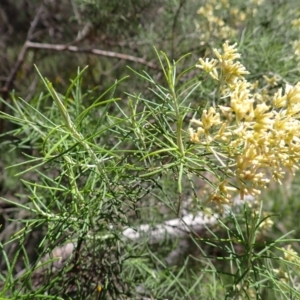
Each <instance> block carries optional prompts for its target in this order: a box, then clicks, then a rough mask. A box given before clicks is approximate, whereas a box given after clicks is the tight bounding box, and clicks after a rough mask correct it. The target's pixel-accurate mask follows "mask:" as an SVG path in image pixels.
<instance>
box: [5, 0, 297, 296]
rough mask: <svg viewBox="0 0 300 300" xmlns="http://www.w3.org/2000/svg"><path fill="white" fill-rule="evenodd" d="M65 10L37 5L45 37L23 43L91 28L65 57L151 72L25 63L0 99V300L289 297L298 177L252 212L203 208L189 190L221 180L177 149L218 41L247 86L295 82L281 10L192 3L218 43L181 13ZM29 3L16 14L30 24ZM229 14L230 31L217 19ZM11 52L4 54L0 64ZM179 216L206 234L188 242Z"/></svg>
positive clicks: (195, 153)
mask: <svg viewBox="0 0 300 300" xmlns="http://www.w3.org/2000/svg"><path fill="white" fill-rule="evenodd" d="M6 2H7V1H5V3H6ZM71 2H72V5H73V6H72V10H71V9H70V8H69V6H67V5H66V3H67V2H64V1H61V2H60V3H58V4H57V6H55V5H54V6H51V5H50V4H49V5H48V6H47V12H49V15H47V14H44V15H42V17H41V21H40V22H41V23H39V24H40V26H41V27H42V28H41V29H40V30H41V32H45V30H49V32H52V34H53V35H52V36H50V35H49V36H48V35H40V36H39V35H37V36H36V41H37V42H41V43H45V42H53V43H61V44H63V43H67V42H69V41H72V40H75V39H76V37H77V34H78V32H79V31H81V30H82V28H83V27H84V26H85V25H86V24H91V28H90V29H91V31H90V34H89V35H88V36H87V37H86V39H85V40H84V41H83V44H80V46H83V47H86V46H87V45H89V43H90V44H93V43H94V44H93V45H92V46H93V47H100V46H101V49H104V50H108V51H116V52H122V53H124V54H130V55H134V56H136V57H144V56H145V57H147V59H148V61H152V62H153V63H154V64H155V65H156V66H157V67H156V68H153V69H152V70H150V69H148V68H146V67H145V66H143V67H140V66H139V64H138V63H134V64H132V65H130V67H129V68H124V67H125V65H126V64H127V63H124V61H119V62H118V63H116V62H115V61H114V60H110V59H98V58H96V57H94V56H91V55H85V54H79V53H77V54H75V55H74V54H66V53H60V54H54V55H51V56H50V55H49V56H48V55H45V54H42V53H41V52H35V51H32V52H29V53H28V54H29V55H28V57H27V60H26V63H25V64H24V65H23V68H21V69H20V70H19V73H18V75H17V78H16V81H15V87H16V92H12V93H11V94H10V98H6V99H1V102H2V103H3V104H4V105H5V107H6V109H5V111H2V112H1V113H0V118H1V119H2V120H5V121H7V123H8V124H9V127H8V130H7V132H5V133H2V134H1V150H2V153H3V154H2V157H1V163H2V164H3V165H4V166H5V167H6V168H5V170H3V172H2V173H3V175H1V176H2V178H1V193H2V195H3V196H2V197H1V203H0V204H1V207H3V218H1V219H0V221H1V232H0V234H1V236H0V237H1V244H0V245H1V247H0V250H1V254H0V258H1V259H0V270H1V271H0V284H1V285H0V299H217V298H220V299H275V298H276V299H298V298H300V296H299V266H300V260H299V257H298V254H297V253H296V252H295V251H294V250H293V249H295V250H296V251H297V252H298V253H299V251H300V248H299V246H298V243H299V239H297V238H298V236H299V230H298V223H297V221H298V216H297V212H298V211H299V203H298V196H299V189H298V182H299V174H298V176H297V177H296V181H295V183H294V184H290V182H289V180H288V181H285V182H284V183H285V187H284V188H279V187H272V186H270V190H268V193H265V194H264V195H263V196H262V198H261V199H260V200H263V201H258V202H248V201H245V203H243V204H241V205H233V206H232V207H229V206H227V205H223V204H221V205H216V203H215V202H208V201H207V194H205V192H206V190H207V189H216V188H217V186H218V184H217V183H216V181H215V180H214V178H217V180H219V181H222V180H224V179H228V174H229V173H228V172H227V171H228V166H227V165H226V164H225V165H222V163H220V162H224V161H225V160H224V161H223V160H222V159H220V158H216V157H215V156H213V155H211V149H209V147H207V146H206V145H200V146H199V145H195V144H193V143H191V142H190V139H189V135H188V127H189V122H190V120H191V119H192V118H193V117H196V118H198V117H199V116H200V115H201V114H202V112H203V110H204V109H205V108H207V107H209V106H211V105H212V104H213V103H214V101H215V99H216V98H217V97H220V95H219V94H218V90H217V88H216V86H215V85H214V84H213V82H212V81H210V80H208V75H207V74H204V72H202V73H200V71H199V69H196V68H195V67H194V66H195V64H196V63H197V59H198V58H199V56H201V57H210V55H211V52H212V51H211V48H214V47H219V46H220V45H221V44H222V43H223V41H224V40H226V39H228V38H230V41H231V42H233V41H236V42H238V46H239V52H240V53H242V62H243V64H244V65H245V66H246V67H247V69H248V70H249V71H250V72H251V74H250V75H249V77H248V78H249V79H251V80H253V81H254V80H258V81H259V82H260V83H261V84H262V83H263V82H264V81H263V79H262V75H268V76H269V77H272V76H276V77H277V78H279V79H278V83H279V87H280V86H283V87H284V86H285V83H287V82H288V83H295V82H296V81H297V80H298V77H299V70H298V59H299V57H298V56H297V54H296V52H295V48H294V46H293V45H294V44H293V42H294V41H295V40H296V39H297V29H295V28H293V27H292V26H291V21H292V20H295V19H296V18H297V17H299V11H297V10H296V9H294V8H297V1H289V2H288V3H287V2H286V1H275V2H274V1H265V2H264V3H263V4H262V6H259V9H257V4H256V2H255V1H251V5H250V4H249V5H248V4H247V5H245V2H243V1H233V0H232V1H228V5H227V4H226V3H227V2H226V1H223V2H222V5H217V3H215V2H216V1H214V0H211V1H207V4H211V5H212V8H213V15H215V16H217V17H218V18H220V20H222V21H223V22H224V23H225V25H226V26H229V28H230V29H232V30H233V31H231V30H230V35H227V33H228V32H227V29H226V30H223V29H224V28H223V27H224V26H223V25H221V27H218V26H217V25H218V24H223V23H222V22H219V23H218V22H215V23H213V22H212V21H213V20H214V19H213V18H212V19H209V18H206V16H205V15H204V14H202V15H201V14H200V13H198V15H197V14H195V11H196V10H197V9H198V8H199V6H200V5H201V3H198V2H196V1H173V2H172V5H170V2H165V1H148V0H146V1H79V0H77V1H71ZM217 2H218V1H217ZM3 3H4V2H3ZM28 3H29V2H28ZM68 3H69V2H68ZM100 4H101V5H100ZM205 4H206V3H203V6H204V5H205ZM2 5H3V7H4V4H2ZM20 5H21V6H22V3H21V2H20V3H19V2H18V3H16V4H14V3H10V5H9V6H7V7H8V8H9V9H8V8H7V9H5V10H3V11H4V12H5V13H8V12H9V11H11V10H13V8H12V7H14V6H15V7H18V8H19V7H20ZM38 5H39V2H38V1H32V2H31V3H30V8H31V13H30V14H29V15H30V16H31V17H32V18H31V19H33V17H34V15H33V14H34V12H35V11H36V10H35V9H36V8H37V7H38ZM103 7H105V9H103ZM248 7H250V10H247V9H248ZM129 8H130V9H129ZM235 8H237V9H238V11H239V12H240V16H242V13H245V14H246V20H244V21H245V22H242V18H240V17H239V18H233V17H232V11H231V10H230V9H235ZM255 11H256V13H255V14H254V12H255ZM50 12H51V13H50ZM62 12H64V13H62ZM251 14H253V15H251ZM297 14H298V15H297ZM49 16H52V18H51V17H49ZM207 16H209V15H207ZM250 16H253V17H251V18H250ZM27 18H28V16H27V15H26V14H24V15H23V14H22V20H23V21H22V20H21V21H22V22H25V23H26V22H27V24H29V23H30V22H29V20H27ZM59 18H62V20H61V23H59V22H58V20H59ZM191 19H192V20H193V21H194V22H192V21H191ZM49 20H50V21H51V22H50V21H49ZM21 21H19V22H21ZM22 22H21V23H22ZM49 22H50V24H51V26H50V27H48V28H46V29H45V27H46V25H47V24H49ZM1 24H2V23H0V29H1V28H2V27H1ZM22 24H24V23H22ZM60 24H62V25H60ZM6 25H7V24H6ZM6 25H5V26H6ZM70 25H72V26H70ZM195 25H196V26H195ZM18 26H19V25H18ZM18 26H17V25H16V26H15V24H12V28H13V30H16V28H17V27H18ZM43 26H44V27H43ZM47 26H48V25H47ZM211 26H212V27H211ZM5 28H6V27H5ZM203 28H205V30H203ZM211 28H213V30H214V31H210V30H212V29H211ZM50 29H51V30H50ZM59 32H63V34H62V35H60V34H59ZM203 32H204V33H208V34H209V33H211V34H210V36H209V39H207V40H206V36H202V34H203ZM221 33H222V35H221ZM6 36H7V34H6ZM23 40H24V39H23ZM23 40H22V39H19V37H18V38H16V40H15V41H14V44H13V43H12V44H10V45H9V47H8V49H9V51H8V52H7V53H6V54H7V55H8V56H7V57H9V60H7V61H6V62H5V64H3V65H7V64H8V62H9V61H14V59H15V57H16V56H17V54H18V52H17V49H19V47H20V45H21V44H20V43H21V42H23ZM191 41H193V42H192V43H191ZM152 45H156V46H157V48H159V49H164V51H165V52H159V51H157V50H155V51H153V48H152ZM0 46H1V45H0ZM1 47H2V46H1ZM189 52H192V54H190V55H187V54H186V53H189ZM154 57H155V59H154ZM178 57H179V59H178ZM1 59H2V58H1ZM74 61H76V66H74V65H73V62H74ZM33 63H36V64H37V66H38V68H36V69H34V68H33V66H32V65H33ZM78 65H79V66H81V67H80V68H78V70H77V72H76V67H77V66H78ZM86 65H90V67H89V68H85V66H86ZM145 70H146V71H145ZM128 75H130V76H129V77H128ZM45 76H46V77H47V78H48V79H47V78H46V77H45ZM68 78H74V79H72V80H71V81H70V82H68V81H67V79H68ZM115 78H119V79H117V80H115ZM27 80H31V82H32V83H34V84H33V85H34V87H32V86H31V88H30V89H29V91H28V92H29V96H28V94H27V89H28V86H29V84H28V81H27ZM263 86H264V85H263ZM25 91H26V92H25ZM41 91H42V92H41ZM263 91H265V90H264V89H263V88H262V89H261V90H259V92H263ZM272 92H273V90H272ZM19 95H22V97H19ZM226 101H227V99H225V100H224V104H225V105H226V104H227V105H228V102H226ZM217 147H221V144H219V145H217V146H216V148H217ZM225 148H226V145H225V146H223V148H222V151H223V150H224V149H225ZM222 153H223V152H222ZM225 163H227V162H226V161H225ZM1 167H2V165H1ZM1 171H2V170H1ZM289 184H290V185H289ZM190 214H191V215H193V216H195V218H196V217H198V216H199V215H201V216H203V217H204V218H206V219H207V220H209V221H207V222H206V223H205V224H204V225H203V226H201V228H200V229H199V228H198V229H195V228H194V227H193V226H191V225H190V224H189V225H187V218H186V217H187V216H189V215H190ZM287 216H289V217H287ZM2 219H3V220H2ZM170 220H171V221H172V222H173V223H166V222H169V221H170ZM180 220H181V221H182V222H181V221H180ZM175 221H176V222H175ZM271 221H272V222H274V225H273V226H272V227H271V225H272V222H271ZM178 222H180V223H178ZM185 222H186V223H185ZM183 223H185V224H186V227H184V228H182V227H181V225H182V224H183ZM166 224H168V226H165V227H166V228H168V229H169V230H167V229H166V228H165V227H164V225H166ZM170 224H171V225H170ZM174 224H175V225H174ZM179 224H181V225H179ZM141 226H144V227H141ZM177 227H178V228H177ZM141 228H142V229H141ZM162 228H163V229H164V230H165V232H164V234H163V237H162V238H160V237H159V236H160V235H159V232H160V230H161V229H162ZM170 228H171V229H175V230H178V231H176V234H172V230H171V229H170ZM131 229H133V230H132V231H130V230H131ZM187 229H188V231H189V232H190V234H187V235H182V232H183V231H185V230H187ZM135 231H136V232H135ZM134 232H135V234H134ZM129 233H130V234H131V235H130V234H129ZM66 245H67V247H69V248H67V247H66ZM69 249H71V250H72V251H70V252H68V250H69Z"/></svg>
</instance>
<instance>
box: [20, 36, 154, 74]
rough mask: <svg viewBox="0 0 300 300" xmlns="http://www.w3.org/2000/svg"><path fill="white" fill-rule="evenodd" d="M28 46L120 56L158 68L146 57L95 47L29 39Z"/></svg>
mask: <svg viewBox="0 0 300 300" xmlns="http://www.w3.org/2000/svg"><path fill="white" fill-rule="evenodd" d="M26 46H27V48H34V49H44V50H53V51H69V52H76V53H80V52H81V53H91V54H95V55H99V56H108V57H114V58H120V59H124V60H129V61H133V62H137V63H140V64H143V65H146V66H148V67H149V68H152V69H157V68H158V67H157V65H156V64H153V63H152V62H148V61H147V60H146V59H144V58H140V57H135V56H132V55H127V54H123V53H117V52H112V51H105V50H100V49H94V48H79V47H77V46H72V45H60V44H46V43H34V42H30V41H27V42H26Z"/></svg>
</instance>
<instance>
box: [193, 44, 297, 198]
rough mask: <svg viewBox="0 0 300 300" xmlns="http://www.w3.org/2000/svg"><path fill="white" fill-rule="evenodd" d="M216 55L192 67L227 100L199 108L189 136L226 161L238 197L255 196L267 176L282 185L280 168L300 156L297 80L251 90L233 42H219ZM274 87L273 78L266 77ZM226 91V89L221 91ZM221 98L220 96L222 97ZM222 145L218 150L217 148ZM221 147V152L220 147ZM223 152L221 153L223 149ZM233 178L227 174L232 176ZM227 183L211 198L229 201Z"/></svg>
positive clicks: (292, 164) (292, 166)
mask: <svg viewBox="0 0 300 300" xmlns="http://www.w3.org/2000/svg"><path fill="white" fill-rule="evenodd" d="M214 54H215V56H216V58H215V59H206V60H203V59H199V64H197V65H196V67H198V68H200V69H202V70H203V71H204V72H206V73H208V74H209V75H210V76H211V77H212V78H213V79H214V80H215V81H216V82H217V83H218V84H219V89H220V90H221V93H223V94H224V93H225V94H226V97H227V104H226V105H223V106H222V105H220V106H218V107H210V108H208V109H205V110H203V112H202V116H201V119H200V120H197V119H192V120H191V127H190V128H189V137H190V141H191V142H192V143H196V144H199V145H200V146H205V147H206V149H208V150H209V151H211V153H212V154H213V155H215V156H217V157H218V160H219V161H220V158H219V157H220V156H222V157H223V158H224V157H226V159H227V161H228V160H230V172H231V173H232V172H233V174H234V178H235V180H233V181H232V182H231V186H232V185H233V186H235V187H236V188H237V189H238V190H239V192H240V195H241V197H242V198H243V197H244V195H249V194H250V195H257V194H259V193H260V190H261V189H262V188H266V186H267V183H268V182H269V179H268V178H269V177H270V176H268V174H271V175H272V177H273V179H274V180H276V181H277V182H279V183H281V179H282V178H283V177H284V174H285V172H284V171H285V169H288V170H290V171H292V172H294V170H295V169H298V164H299V159H300V122H299V116H300V83H297V84H296V85H295V86H292V85H286V87H285V89H284V90H283V89H282V88H280V89H278V90H277V91H276V92H275V93H274V94H273V95H270V94H268V93H267V92H265V93H264V92H263V90H261V93H262V94H258V93H257V92H256V91H255V86H256V85H255V84H251V83H249V82H248V81H247V80H246V79H245V78H244V75H246V74H249V72H247V71H246V69H245V67H244V66H243V65H242V64H241V63H240V62H239V61H238V59H239V58H240V55H239V54H238V53H237V49H236V45H229V44H228V42H226V43H225V44H224V45H223V51H222V52H221V53H220V52H219V51H218V50H216V49H214ZM265 80H266V81H267V86H270V87H272V88H273V89H274V86H276V84H277V82H276V77H274V78H269V77H267V76H265ZM224 91H225V92H224ZM223 98H224V97H223ZM220 145H223V146H222V154H220V156H219V155H218V149H220ZM224 149H226V150H224ZM224 151H225V153H224ZM231 177H232V174H231ZM227 190H231V187H229V186H228V187H226V186H224V182H223V181H222V182H220V183H219V188H218V189H217V191H219V192H215V193H213V195H212V199H215V200H218V201H220V200H223V201H225V202H228V201H229V200H230V193H228V192H227Z"/></svg>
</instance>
